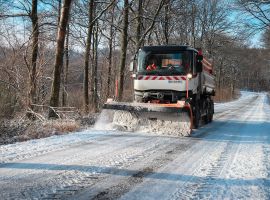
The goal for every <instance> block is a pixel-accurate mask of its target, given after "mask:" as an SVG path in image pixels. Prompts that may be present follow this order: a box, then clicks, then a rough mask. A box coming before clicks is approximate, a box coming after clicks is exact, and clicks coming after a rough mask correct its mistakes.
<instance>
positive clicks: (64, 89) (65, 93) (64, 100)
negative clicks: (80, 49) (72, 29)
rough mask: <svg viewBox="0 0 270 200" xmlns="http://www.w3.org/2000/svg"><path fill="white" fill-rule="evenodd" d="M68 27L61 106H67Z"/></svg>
mask: <svg viewBox="0 0 270 200" xmlns="http://www.w3.org/2000/svg"><path fill="white" fill-rule="evenodd" d="M68 45H69V25H68V26H67V36H66V44H65V69H64V68H63V85H62V89H63V91H62V106H66V105H67V81H68V66H69V47H68Z"/></svg>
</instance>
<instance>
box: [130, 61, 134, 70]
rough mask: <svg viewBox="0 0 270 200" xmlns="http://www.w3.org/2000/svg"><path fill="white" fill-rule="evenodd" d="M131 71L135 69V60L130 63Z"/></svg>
mask: <svg viewBox="0 0 270 200" xmlns="http://www.w3.org/2000/svg"><path fill="white" fill-rule="evenodd" d="M129 71H130V72H133V71H134V61H132V62H131V63H130V64H129Z"/></svg>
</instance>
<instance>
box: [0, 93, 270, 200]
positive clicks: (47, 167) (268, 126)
mask: <svg viewBox="0 0 270 200" xmlns="http://www.w3.org/2000/svg"><path fill="white" fill-rule="evenodd" d="M215 112H216V113H215V116H214V121H213V123H211V124H208V125H205V126H203V127H202V128H200V129H199V130H196V131H195V132H194V134H193V136H192V137H174V136H165V135H154V134H146V133H126V132H115V131H97V130H93V129H92V130H87V131H83V132H79V133H73V134H69V135H62V136H53V137H50V138H45V139H39V140H32V141H27V142H22V143H16V144H11V145H3V146H0V199H77V200H78V199H270V123H269V122H270V107H269V101H268V98H267V95H266V94H265V93H249V92H243V93H242V97H241V98H240V99H239V100H237V101H234V102H230V103H225V104H216V105H215Z"/></svg>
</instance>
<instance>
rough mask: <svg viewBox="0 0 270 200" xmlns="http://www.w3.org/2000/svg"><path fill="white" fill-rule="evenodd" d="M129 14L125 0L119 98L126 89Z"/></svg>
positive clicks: (120, 98)
mask: <svg viewBox="0 0 270 200" xmlns="http://www.w3.org/2000/svg"><path fill="white" fill-rule="evenodd" d="M128 14H129V3H128V0H124V14H123V18H124V19H123V25H122V27H123V30H122V34H121V52H120V54H121V57H120V66H119V72H118V81H119V84H118V97H117V99H118V100H120V101H121V100H122V98H123V89H124V76H125V65H126V55H127V44H128Z"/></svg>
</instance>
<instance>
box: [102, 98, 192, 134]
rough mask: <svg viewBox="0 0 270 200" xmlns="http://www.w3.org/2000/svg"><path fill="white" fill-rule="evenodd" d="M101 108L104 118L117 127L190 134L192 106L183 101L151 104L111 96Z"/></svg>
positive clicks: (130, 129) (125, 129)
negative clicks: (129, 101) (122, 100)
mask: <svg viewBox="0 0 270 200" xmlns="http://www.w3.org/2000/svg"><path fill="white" fill-rule="evenodd" d="M103 109H104V110H103V113H102V115H103V118H106V119H107V120H106V121H107V122H109V123H111V125H112V127H113V128H114V129H118V130H119V129H120V130H124V131H141V132H151V133H152V132H153V133H160V134H165V135H181V136H189V135H190V134H191V131H192V121H193V119H192V118H193V117H192V110H191V106H190V104H189V103H187V102H185V101H178V102H177V103H174V104H154V103H124V102H116V101H112V100H111V101H107V103H105V104H104V106H103ZM109 118H111V119H110V120H108V119H109Z"/></svg>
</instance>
